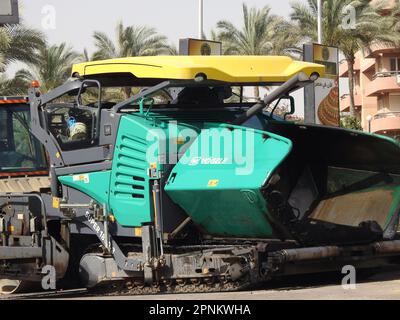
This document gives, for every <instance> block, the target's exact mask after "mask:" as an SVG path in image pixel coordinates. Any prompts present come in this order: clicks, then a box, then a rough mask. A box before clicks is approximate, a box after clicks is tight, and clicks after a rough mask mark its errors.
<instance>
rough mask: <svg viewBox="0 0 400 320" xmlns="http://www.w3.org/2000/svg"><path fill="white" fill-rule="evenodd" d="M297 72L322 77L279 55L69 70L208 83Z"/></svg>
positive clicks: (318, 68)
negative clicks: (200, 78)
mask: <svg viewBox="0 0 400 320" xmlns="http://www.w3.org/2000/svg"><path fill="white" fill-rule="evenodd" d="M299 72H304V73H305V74H307V75H308V76H311V74H312V73H315V72H316V73H318V74H319V75H320V76H323V75H324V73H325V67H324V66H323V65H319V64H314V63H307V62H301V61H295V60H293V59H291V58H289V57H281V56H153V57H132V58H121V59H110V60H103V61H91V62H86V63H81V64H77V65H74V66H73V69H72V75H73V76H76V75H77V74H79V76H82V77H85V78H98V77H99V78H102V79H104V78H106V77H107V75H108V74H115V73H118V74H120V73H125V74H131V75H133V76H134V77H135V78H140V79H147V80H149V79H154V80H158V79H160V80H192V79H194V78H195V77H196V76H197V75H199V74H201V73H203V74H205V75H206V76H207V79H208V80H215V81H223V82H229V83H242V84H245V83H282V82H285V81H287V80H288V79H290V78H291V77H292V76H294V75H295V74H297V73H299ZM137 80H139V79H137Z"/></svg>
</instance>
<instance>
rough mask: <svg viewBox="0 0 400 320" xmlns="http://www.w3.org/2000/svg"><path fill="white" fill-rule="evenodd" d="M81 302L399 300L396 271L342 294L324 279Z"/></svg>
mask: <svg viewBox="0 0 400 320" xmlns="http://www.w3.org/2000/svg"><path fill="white" fill-rule="evenodd" d="M70 299H84V300H103V299H115V300H122V299H124V300H125V299H127V300H319V299H323V300H326V299H328V300H343V299H348V300H355V299H356V300H363V299H375V300H400V270H395V271H393V270H391V271H386V272H384V273H380V274H378V275H375V276H374V277H372V278H370V279H369V280H367V281H362V282H361V283H358V284H357V285H356V289H355V290H345V289H343V288H342V286H341V285H340V280H338V279H326V276H314V277H302V278H301V279H300V280H299V279H298V278H297V279H290V280H287V281H285V282H283V283H282V282H281V283H274V284H272V285H270V286H269V287H265V288H263V289H262V290H257V291H248V292H239V293H237V292H233V293H212V294H186V295H157V296H134V297H111V298H110V297H87V298H82V297H80V298H79V297H76V298H70Z"/></svg>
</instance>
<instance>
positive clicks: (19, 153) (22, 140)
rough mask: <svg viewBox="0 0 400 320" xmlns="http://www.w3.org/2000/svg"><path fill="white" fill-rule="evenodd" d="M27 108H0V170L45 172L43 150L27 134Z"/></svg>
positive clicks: (11, 106)
mask: <svg viewBox="0 0 400 320" xmlns="http://www.w3.org/2000/svg"><path fill="white" fill-rule="evenodd" d="M29 121H30V119H29V107H28V106H27V105H6V106H5V107H2V108H0V170H1V171H2V172H29V171H41V170H47V162H46V157H45V154H44V150H43V148H42V147H41V145H40V143H39V142H38V141H37V140H36V139H35V138H34V137H33V136H32V135H31V134H30V132H29Z"/></svg>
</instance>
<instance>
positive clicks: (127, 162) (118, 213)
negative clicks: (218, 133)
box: [109, 114, 197, 227]
mask: <svg viewBox="0 0 400 320" xmlns="http://www.w3.org/2000/svg"><path fill="white" fill-rule="evenodd" d="M196 130H197V128H195V127H192V126H190V125H186V124H177V123H176V122H165V121H156V119H154V118H152V117H151V116H143V115H140V114H137V115H135V114H129V115H125V116H123V117H122V118H121V121H120V126H119V130H118V135H117V142H116V148H115V154H114V158H113V167H112V174H111V183H110V202H109V203H110V208H111V211H112V213H113V214H114V216H115V217H116V219H117V221H118V222H119V223H120V224H121V225H123V226H126V227H140V226H141V225H142V224H143V223H148V222H151V221H152V219H153V215H154V213H153V198H152V194H151V181H152V180H153V179H155V178H158V177H159V174H160V171H163V170H164V166H163V164H164V163H166V162H169V163H171V162H172V163H174V162H173V161H174V158H175V163H176V162H177V157H178V156H177V154H178V153H182V152H183V151H184V150H185V148H187V145H188V144H190V143H191V142H192V140H193V137H194V136H196V135H197V132H196ZM182 132H185V134H184V135H182ZM183 136H185V138H186V139H184V140H182V137H183ZM161 159H164V160H163V161H160V160H161ZM151 169H153V170H152V172H151V173H150V171H149V170H151Z"/></svg>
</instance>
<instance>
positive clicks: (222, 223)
mask: <svg viewBox="0 0 400 320" xmlns="http://www.w3.org/2000/svg"><path fill="white" fill-rule="evenodd" d="M205 128H206V130H204V131H203V132H202V133H201V134H200V136H199V137H198V139H197V140H196V142H194V143H193V145H192V146H191V147H190V148H189V149H188V150H187V152H186V154H185V156H184V157H183V158H182V159H181V160H180V161H179V163H178V164H177V165H176V166H175V168H174V169H173V170H172V172H171V175H170V177H169V180H168V183H167V185H166V187H165V190H166V192H167V193H168V195H169V196H170V197H171V198H172V200H174V201H175V202H176V203H177V204H179V205H180V206H181V207H182V208H183V209H184V210H185V211H186V212H187V213H188V214H189V215H190V217H191V218H192V220H193V221H194V222H195V223H196V224H197V225H199V226H200V227H201V228H202V229H203V230H205V231H206V232H207V233H208V234H211V235H214V236H224V237H246V238H248V237H250V238H259V237H271V236H272V235H273V227H272V226H271V224H270V221H269V218H268V210H267V208H266V202H265V200H264V198H263V195H262V193H261V188H262V187H263V186H264V185H265V184H266V182H267V181H268V179H269V178H270V177H271V175H272V174H273V173H274V171H275V170H276V168H277V167H278V166H279V165H280V164H281V163H282V161H283V160H284V159H285V158H286V157H287V155H288V154H289V153H290V151H291V149H292V143H291V141H290V140H288V139H286V138H283V137H280V136H277V135H274V134H271V133H268V132H264V131H258V130H253V129H246V128H243V127H233V126H228V125H224V124H206V125H205ZM212 132H216V136H217V134H220V137H224V138H221V139H228V136H229V135H232V137H235V136H236V137H237V138H233V144H232V145H233V148H232V150H235V148H236V152H235V151H234V152H231V151H232V150H228V149H229V144H225V143H216V141H213V142H212V143H211V144H209V146H208V147H205V144H206V143H207V141H208V142H210V140H209V139H210V137H211V139H213V138H214V139H215V137H216V136H214V135H213V134H212ZM239 136H241V137H242V139H241V140H240V139H239V138H238V137H239ZM221 142H222V140H221ZM253 143H254V145H253ZM205 150H206V152H205ZM207 151H208V152H207ZM246 151H247V152H248V153H247V154H246ZM206 153H208V155H206ZM239 154H242V155H243V156H244V158H243V159H245V160H246V161H247V163H243V162H242V161H240V160H243V159H239V158H236V159H235V155H236V156H237V155H239ZM221 155H222V156H221ZM238 160H239V161H238ZM245 167H248V168H249V170H243V169H244V168H245Z"/></svg>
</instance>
